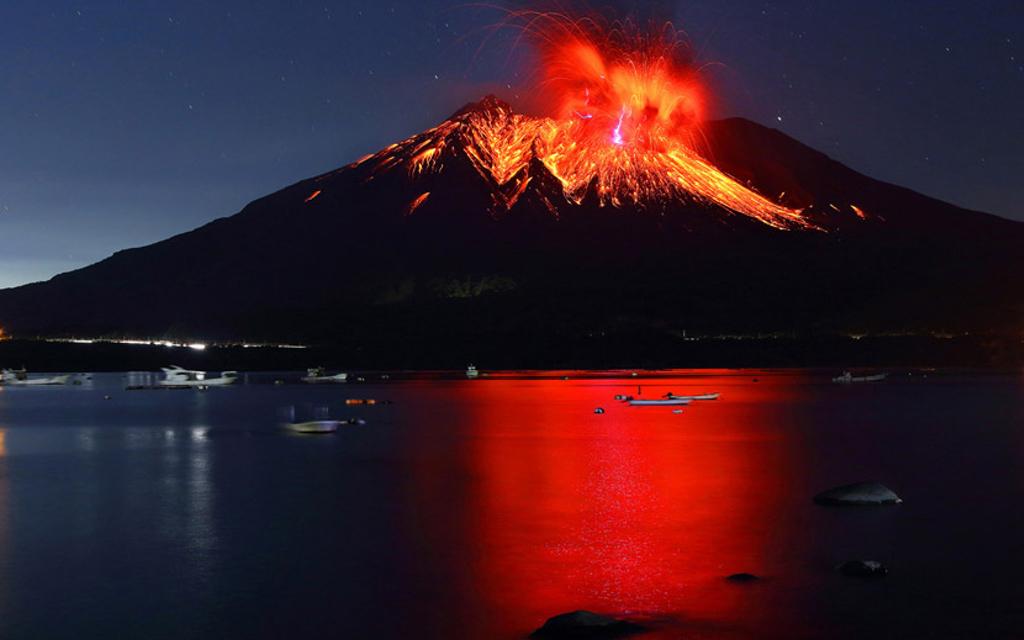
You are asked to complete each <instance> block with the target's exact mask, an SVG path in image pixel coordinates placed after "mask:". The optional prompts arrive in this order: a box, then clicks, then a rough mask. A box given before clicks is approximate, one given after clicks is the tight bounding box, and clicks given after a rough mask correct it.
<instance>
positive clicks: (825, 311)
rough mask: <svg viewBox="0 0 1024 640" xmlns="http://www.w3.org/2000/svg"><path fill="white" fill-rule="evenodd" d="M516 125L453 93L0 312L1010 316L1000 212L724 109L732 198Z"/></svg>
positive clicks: (504, 114) (554, 326)
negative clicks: (854, 164)
mask: <svg viewBox="0 0 1024 640" xmlns="http://www.w3.org/2000/svg"><path fill="white" fill-rule="evenodd" d="M536 126H539V125H536V123H535V121H534V120H531V119H529V118H526V117H524V116H519V115H516V114H514V113H513V112H512V111H511V109H510V108H509V107H508V106H507V105H505V104H504V103H501V102H500V101H498V100H496V99H493V98H487V99H485V100H483V101H482V102H480V103H477V104H474V105H468V106H467V107H465V108H464V109H462V110H460V111H459V112H457V113H456V114H455V115H453V116H452V118H450V119H449V120H446V121H445V122H444V123H442V124H441V125H439V126H438V127H436V128H434V129H431V130H430V131H427V132H424V133H423V134H420V135H418V136H414V137H412V138H410V139H408V140H406V141H403V142H401V143H398V144H395V145H391V146H389V147H388V148H386V149H384V150H382V151H381V152H379V153H378V154H375V155H374V156H371V157H369V158H365V159H363V160H361V161H359V162H357V163H354V164H352V165H348V166H346V167H344V168H342V169H339V170H337V171H333V172H330V173H327V174H324V175H321V176H318V177H315V178H311V179H309V180H304V181H302V182H299V183H297V184H295V185H292V186H290V187H287V188H285V189H283V190H281V191H278V192H277V193H274V194H271V195H269V196H266V197H264V198H261V199H259V200H256V201H254V202H252V203H250V204H249V205H247V206H246V207H245V208H244V209H243V210H242V211H241V212H239V213H238V214H236V215H234V216H231V217H229V218H223V219H220V220H216V221H214V222H211V223H210V224H208V225H206V226H204V227H201V228H199V229H196V230H194V231H191V232H189V233H186V234H182V235H180V236H176V237H174V238H170V239H168V240H165V241H163V242H159V243H156V244H154V245H151V246H148V247H143V248H139V249H131V250H127V251H122V252H119V253H117V254H115V255H114V256H112V257H110V258H108V259H107V260H104V261H102V262H99V263H97V264H95V265H92V266H90V267H86V268H84V269H80V270H77V271H73V272H70V273H66V274H62V275H60V276H57V277H55V278H53V279H52V280H50V281H48V282H45V283H37V284H32V285H27V286H24V287H18V288H15V289H10V290H5V291H0V326H4V327H6V328H7V329H8V330H9V331H10V332H12V333H14V334H15V335H23V336H24V335H68V334H77V335H91V336H101V335H139V336H162V335H173V336H182V337H194V338H207V339H211V338H235V339H240V338H245V339H268V338H274V339H289V340H303V341H325V342H341V343H346V344H352V345H363V344H367V345H368V344H374V343H379V342H381V341H385V342H387V341H391V343H392V344H399V343H403V344H404V343H415V342H417V341H419V342H422V341H431V340H433V341H438V340H440V341H458V340H469V341H472V340H487V339H502V336H507V337H508V339H509V340H510V341H512V342H510V344H514V343H515V341H517V340H518V341H529V340H535V339H537V336H558V335H581V334H590V333H603V332H608V331H619V330H630V331H632V330H640V331H647V330H656V331H675V330H682V329H688V330H691V331H779V330H781V331H817V330H888V331H893V330H950V331H956V330H974V331H978V330H986V331H987V330H998V331H1009V330H1014V329H1015V327H1019V326H1020V321H1021V317H1022V315H1021V314H1022V311H1021V310H1022V299H1024V296H1022V291H1021V287H1020V286H1019V285H1017V284H1016V280H1015V276H1016V275H1017V274H1019V273H1020V272H1021V267H1024V262H1022V258H1021V256H1020V255H1019V254H1020V252H1019V251H1018V248H1019V247H1020V246H1021V245H1022V243H1021V241H1022V240H1024V225H1022V224H1020V223H1016V222H1011V221H1008V220H1004V219H1001V218H997V217H994V216H989V215H986V214H981V213H975V212H969V211H965V210H962V209H959V208H957V207H954V206H952V205H948V204H945V203H942V202H938V201H935V200H932V199H930V198H927V197H925V196H921V195H919V194H916V193H913V192H911V191H908V190H905V189H902V188H899V187H895V186H892V185H888V184H885V183H882V182H879V181H875V180H872V179H870V178H867V177H865V176H862V175H860V174H858V173H856V172H854V171H852V170H850V169H848V168H846V167H844V166H842V165H841V164H839V163H836V162H834V161H832V160H831V159H829V158H827V157H826V156H824V155H822V154H820V153H818V152H816V151H814V150H812V149H810V148H808V147H805V146H803V145H801V144H800V143H798V142H796V141H794V140H792V139H790V138H788V137H786V136H785V135H783V134H782V133H780V132H778V131H774V130H771V129H766V128H764V127H761V126H760V125H757V124H754V123H752V122H748V121H744V120H739V119H732V120H725V121H720V122H715V123H710V124H709V125H708V126H707V128H706V131H705V134H706V137H707V144H708V147H707V149H704V150H702V151H703V153H704V155H705V156H706V158H708V159H709V160H710V161H711V163H713V164H714V165H715V166H717V167H719V168H721V169H722V170H723V171H724V172H725V173H726V174H728V175H730V176H733V177H735V178H736V180H737V182H738V183H739V184H740V185H746V187H732V186H730V187H728V188H729V189H732V190H733V191H735V192H736V193H741V195H742V193H745V192H744V191H739V190H738V189H743V190H745V189H747V187H749V193H751V194H754V195H751V196H743V197H749V198H750V201H751V202H755V203H757V204H756V206H752V207H751V208H750V209H749V210H748V211H747V212H746V213H744V212H742V211H736V210H732V209H730V208H728V207H727V206H723V204H722V202H725V203H726V204H728V203H729V202H730V201H729V200H728V199H722V200H721V202H720V201H719V200H716V199H714V198H710V197H704V196H700V195H699V194H696V195H695V194H694V193H692V192H684V191H680V190H678V189H670V190H667V191H660V190H658V189H654V188H650V186H651V183H650V182H644V180H648V179H649V177H645V176H646V175H647V174H644V173H642V172H640V173H637V175H638V176H640V177H639V178H638V179H637V180H639V181H640V182H636V181H633V182H628V181H623V180H621V179H620V177H616V176H612V177H611V178H609V177H608V176H604V178H605V181H604V182H602V181H601V179H599V178H598V177H595V179H593V180H591V181H590V182H589V183H579V184H581V185H582V186H576V187H575V188H573V184H575V183H573V182H572V181H569V180H567V179H566V178H565V177H559V176H558V175H556V172H557V171H558V170H559V167H560V166H562V165H558V164H556V163H553V162H552V160H551V157H552V155H551V154H552V152H551V150H550V149H545V148H543V146H542V143H543V141H542V140H540V141H538V139H537V138H534V139H532V140H531V139H527V138H526V137H524V136H525V134H523V133H522V131H527V132H530V131H534V132H535V128H536ZM496 132H497V133H496ZM708 166H710V164H709V165H708ZM624 175H626V174H624ZM656 177H657V176H655V178H656ZM615 180H618V182H615ZM577 182H579V181H578V180H577ZM610 185H612V186H614V185H620V186H621V185H625V186H624V187H623V189H624V190H618V191H617V190H616V189H615V188H610ZM638 185H639V186H638ZM656 186H657V185H656ZM730 193H732V191H731V192H730ZM756 194H764V196H765V201H766V202H767V201H769V200H772V199H773V198H774V197H775V196H781V197H778V198H777V202H778V204H777V205H776V204H768V205H764V204H761V203H760V202H761V201H760V200H758V198H760V197H761V196H756ZM768 196H771V197H768ZM790 212H799V213H798V214H795V215H793V214H791V213H790Z"/></svg>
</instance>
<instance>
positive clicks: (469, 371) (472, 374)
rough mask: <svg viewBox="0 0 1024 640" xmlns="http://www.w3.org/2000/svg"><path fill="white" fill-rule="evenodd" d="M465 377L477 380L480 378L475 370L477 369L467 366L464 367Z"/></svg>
mask: <svg viewBox="0 0 1024 640" xmlns="http://www.w3.org/2000/svg"><path fill="white" fill-rule="evenodd" d="M466 377H467V378H479V377H480V372H479V371H478V370H477V368H476V367H475V366H473V365H469V366H468V367H466Z"/></svg>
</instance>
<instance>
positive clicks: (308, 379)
mask: <svg viewBox="0 0 1024 640" xmlns="http://www.w3.org/2000/svg"><path fill="white" fill-rule="evenodd" d="M347 380H348V374H347V373H336V374H334V375H328V374H327V370H326V369H324V368H323V367H313V368H312V369H306V375H305V376H303V377H302V381H303V382H305V383H307V384H331V383H333V384H339V383H342V382H346V381H347Z"/></svg>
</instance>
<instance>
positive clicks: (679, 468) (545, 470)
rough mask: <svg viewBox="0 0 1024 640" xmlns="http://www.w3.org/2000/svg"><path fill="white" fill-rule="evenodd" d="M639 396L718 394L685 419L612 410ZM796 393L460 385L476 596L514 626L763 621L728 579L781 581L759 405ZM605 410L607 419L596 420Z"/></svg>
mask: <svg viewBox="0 0 1024 640" xmlns="http://www.w3.org/2000/svg"><path fill="white" fill-rule="evenodd" d="M638 383H639V384H642V385H644V395H645V396H651V397H656V396H659V395H661V394H663V393H665V392H666V391H670V390H671V391H673V392H675V393H684V392H685V393H690V392H692V393H699V392H706V391H721V392H722V393H723V395H722V399H721V400H719V401H717V402H707V403H700V404H695V405H692V406H690V407H688V408H686V409H685V410H684V413H683V414H681V415H679V414H674V413H672V410H671V409H669V408H662V407H657V408H639V407H636V408H634V407H628V406H625V405H622V404H620V403H617V402H615V401H614V400H613V396H614V395H615V394H619V393H636V385H637V384H638ZM792 393H793V388H792V385H790V387H785V388H780V386H779V385H778V384H772V385H767V384H754V383H752V381H751V378H750V377H748V376H746V375H744V376H743V377H732V378H726V377H717V376H716V377H712V378H694V379H660V380H656V381H650V380H648V381H644V380H639V381H638V380H635V379H627V380H619V381H597V380H588V381H573V380H569V381H564V380H559V379H546V380H487V381H473V382H466V383H463V384H460V385H459V389H458V395H459V398H460V401H465V403H466V407H467V408H468V410H469V416H468V419H467V422H466V423H465V424H466V425H467V428H468V432H467V435H468V436H469V438H468V441H467V443H466V445H465V446H466V450H465V452H464V454H465V456H466V457H467V460H466V464H467V466H468V467H469V469H470V472H471V475H472V478H473V482H472V483H471V484H470V488H469V489H468V491H469V492H470V493H469V496H468V504H467V506H466V514H465V517H466V518H467V524H466V527H467V529H468V531H467V532H466V538H467V540H468V542H469V545H470V546H471V547H472V549H473V557H474V561H473V572H474V573H473V580H474V585H473V586H474V588H475V589H477V590H478V591H479V597H480V598H481V599H483V601H484V602H485V603H486V605H487V606H488V608H493V609H494V610H495V612H496V615H499V616H503V617H507V618H508V620H509V621H510V622H509V623H508V624H509V626H511V627H512V628H516V629H518V628H519V626H521V625H523V624H524V621H528V622H535V623H537V624H539V623H540V622H542V621H543V620H544V619H545V618H546V617H548V616H550V615H552V614H555V613H558V612H562V611H569V610H573V609H579V608H587V609H592V610H596V611H601V612H609V613H620V614H630V615H635V616H644V617H648V616H649V617H652V618H662V617H667V618H683V619H686V620H688V621H694V620H704V621H712V622H713V623H715V624H717V623H719V622H722V621H733V620H736V619H739V618H744V619H747V620H750V619H752V618H755V619H757V618H766V617H767V618H770V617H771V612H770V611H768V610H761V611H751V607H753V608H754V609H757V608H758V605H757V604H756V603H757V601H758V599H757V598H750V592H749V589H744V588H743V587H738V586H736V585H732V584H728V583H726V582H725V581H724V579H723V578H724V576H725V575H728V574H730V573H734V572H740V571H748V572H752V573H758V574H771V573H772V572H773V570H774V569H775V568H776V567H775V566H773V564H772V563H773V562H774V561H773V560H771V559H770V557H769V553H768V552H769V549H770V547H772V545H774V544H777V543H778V540H777V539H776V538H777V536H775V535H774V534H773V531H772V521H773V518H772V514H773V511H774V510H775V509H776V508H777V506H778V503H779V501H780V499H781V498H782V496H783V495H784V494H785V492H786V488H787V486H788V484H789V483H790V482H791V481H790V479H789V478H788V475H787V468H788V465H787V464H786V457H787V455H789V453H787V452H786V450H785V448H784V447H783V446H782V445H781V444H780V442H779V439H778V438H777V435H776V434H777V430H776V429H773V428H772V425H771V424H770V423H771V421H772V420H773V419H778V418H773V417H772V416H773V415H778V413H777V412H776V413H774V414H773V412H772V411H766V410H765V407H766V406H767V403H770V402H771V401H775V402H777V401H779V397H780V395H781V396H786V395H787V394H788V395H792ZM599 406H600V407H604V408H605V409H606V411H607V413H606V414H604V415H595V414H594V413H593V410H594V408H596V407H599ZM761 602H762V604H761V606H762V607H767V606H770V604H768V603H767V601H765V600H763V599H761ZM517 625H519V626H517ZM502 626H505V625H502ZM523 630H525V629H523Z"/></svg>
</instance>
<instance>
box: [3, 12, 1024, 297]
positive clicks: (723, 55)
mask: <svg viewBox="0 0 1024 640" xmlns="http://www.w3.org/2000/svg"><path fill="white" fill-rule="evenodd" d="M660 4H661V5H662V6H661V11H662V12H665V13H668V14H672V18H673V20H674V22H675V23H676V25H677V26H678V27H680V28H683V29H685V31H686V32H687V34H688V35H689V37H690V39H691V41H692V43H693V46H694V48H695V50H696V52H697V55H698V59H699V60H700V61H701V62H704V63H713V64H710V65H709V67H708V70H707V72H706V77H707V78H708V80H709V82H710V83H711V84H712V86H713V87H714V90H715V92H716V94H717V105H716V107H715V110H716V113H715V114H714V115H716V116H725V115H742V116H745V117H748V118H751V119H753V120H756V121H758V122H761V123H763V124H768V125H772V126H775V127H778V128H780V129H782V130H783V131H785V132H786V133H788V134H789V135H792V136H794V137H795V138H797V139H799V140H801V141H803V142H805V143H807V144H809V145H810V146H812V147H815V148H817V149H820V150H822V151H824V152H826V153H828V154H829V155H831V156H833V157H835V158H836V159H838V160H840V161H842V162H843V163H845V164H847V165H849V166H851V167H853V168H855V169H858V170H860V171H862V172H864V173H867V174H869V175H871V176H874V177H877V178H881V179H884V180H888V181H891V182H896V183H899V184H902V185H905V186H908V187H911V188H913V189H915V190H918V191H921V192H924V193H927V194H929V195H933V196H937V197H940V198H942V199H945V200H949V201H951V202H954V203H957V204H960V205H963V206H966V207H969V208H974V209H980V210H985V211H990V212H993V213H997V214H1000V215H1004V216H1007V217H1012V218H1016V219H1024V205H1021V204H1020V203H1021V202H1022V201H1024V180H1022V178H1021V176H1022V175H1024V160H1022V155H1021V154H1022V151H1024V116H1022V114H1024V46H1022V45H1024V2H1022V1H1021V0H991V1H984V0H981V1H977V2H940V1H936V0H901V1H899V2H892V1H891V0H873V1H867V0H832V1H828V2H825V1H822V0H791V1H779V2H754V1H749V0H687V1H680V2H677V3H673V4H672V5H671V6H670V7H669V6H668V5H666V3H664V2H662V3H660ZM593 5H594V6H601V4H600V3H593ZM506 6H507V5H506ZM500 19H501V13H500V12H499V11H497V10H495V9H493V8H486V7H482V6H479V5H475V4H471V3H467V2H464V1H463V2H445V1H442V0H415V1H412V0H407V1H404V2H396V1H388V0H381V1H376V2H352V1H349V2H324V1H320V2H303V1H297V0H292V1H289V2H284V1H274V2H253V1H251V0H220V1H217V2H208V1H205V0H204V1H200V0H193V1H187V2H186V1H182V2H159V1H155V0H137V1H134V2H122V1H118V2H113V1H107V2H103V1H95V0H94V1H91V2H46V1H45V0H5V1H4V2H2V3H0V104H2V109H0V287H2V286H10V285H15V284H20V283H24V282H29V281H33V280H39V279H45V278H48V277H50V276H52V275H54V274H56V273H59V272H61V271H66V270H68V269H71V268H75V267H79V266H83V265H86V264H89V263H91V262H94V261H96V260H99V259H102V258H104V257H106V256H108V255H109V254H111V253H112V252H114V251H116V250H118V249H122V248H127V247H131V246H139V245H142V244H148V243H150V242H153V241H156V240H160V239H162V238H165V237H167V236H170V235H172V234H174V233H178V232H181V231H185V230H188V229H191V228H194V227H196V226H198V225H200V224H202V223H204V222H207V221H209V220H212V219H213V218H216V217H221V216H225V215H230V214H232V213H234V212H236V211H238V210H239V209H240V208H241V207H242V206H244V205H245V204H246V203H247V202H248V201H250V200H252V199H254V198H257V197H259V196H262V195H265V194H267V193H270V192H272V191H275V190H277V189H278V188H280V187H283V186H285V185H287V184H290V183H292V182H295V181H297V180H300V179H303V178H306V177H310V176H312V175H315V174H318V173H322V172H324V171H327V170H330V169H333V168H336V167H339V166H341V165H344V164H346V163H348V162H350V161H352V160H353V159H355V158H356V157H358V156H360V155H362V154H364V153H367V152H371V151H376V150H378V149H379V148H381V147H383V146H385V145H387V144H389V143H391V142H393V141H396V140H398V139H400V138H403V137H405V136H407V135H410V134H412V133H416V132H419V131H421V130H423V129H426V128H427V127H429V126H432V125H434V124H436V123H437V122H438V121H440V120H442V119H443V118H445V117H447V116H448V115H450V114H451V112H453V111H454V110H456V109H457V108H458V107H459V106H461V105H462V104H463V103H465V102H467V101H469V100H471V99H475V98H477V97H479V96H481V95H483V94H485V93H490V92H493V93H497V94H498V95H499V96H500V97H502V98H504V99H506V100H508V101H510V102H512V103H513V105H515V104H516V103H517V101H518V102H519V103H520V104H522V103H523V102H525V101H526V100H525V99H524V94H525V92H526V91H527V84H528V82H527V79H528V77H529V75H530V73H529V70H530V55H529V53H528V52H525V51H519V50H514V49H513V48H512V45H511V42H512V37H511V35H510V34H509V33H508V32H498V33H496V34H495V33H494V32H493V29H491V27H492V26H493V25H494V24H495V23H497V22H498V21H499V20H500ZM489 34H490V36H489Z"/></svg>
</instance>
